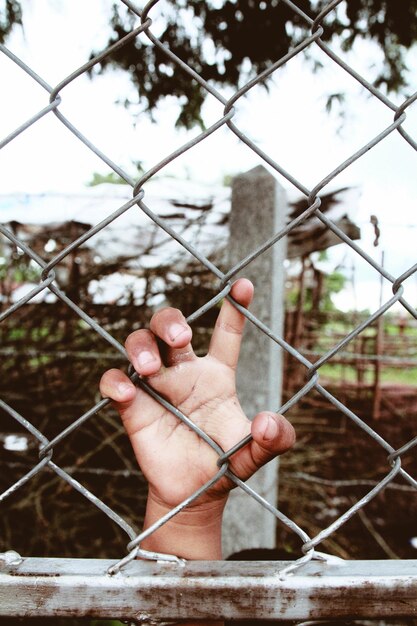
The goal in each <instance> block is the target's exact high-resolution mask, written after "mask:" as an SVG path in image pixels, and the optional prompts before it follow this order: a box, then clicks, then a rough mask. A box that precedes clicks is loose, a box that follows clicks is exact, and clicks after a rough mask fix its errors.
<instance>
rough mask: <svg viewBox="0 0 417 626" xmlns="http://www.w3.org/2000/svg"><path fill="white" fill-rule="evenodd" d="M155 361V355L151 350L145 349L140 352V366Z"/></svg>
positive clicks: (138, 360)
mask: <svg viewBox="0 0 417 626" xmlns="http://www.w3.org/2000/svg"><path fill="white" fill-rule="evenodd" d="M155 361H156V359H155V355H154V354H153V353H152V352H150V350H144V351H143V352H139V354H138V355H137V357H136V362H137V364H138V366H139V367H144V366H145V365H149V364H150V363H153V362H155Z"/></svg>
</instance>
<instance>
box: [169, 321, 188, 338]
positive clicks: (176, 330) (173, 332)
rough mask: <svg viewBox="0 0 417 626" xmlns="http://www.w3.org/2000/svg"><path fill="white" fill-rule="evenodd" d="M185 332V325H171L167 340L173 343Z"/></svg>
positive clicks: (186, 329)
mask: <svg viewBox="0 0 417 626" xmlns="http://www.w3.org/2000/svg"><path fill="white" fill-rule="evenodd" d="M185 332H188V326H186V325H185V324H172V325H171V326H170V327H169V338H170V339H171V341H174V340H175V339H177V337H179V336H180V335H182V334H183V333H185Z"/></svg>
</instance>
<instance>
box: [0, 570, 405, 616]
mask: <svg viewBox="0 0 417 626" xmlns="http://www.w3.org/2000/svg"><path fill="white" fill-rule="evenodd" d="M115 563H116V561H110V560H102V559H55V558H53V559H51V558H23V559H21V560H20V562H19V559H15V560H14V561H13V559H9V561H3V562H1V561H0V616H9V617H11V616H19V617H35V616H37V617H51V616H59V617H95V618H114V619H124V620H135V621H137V622H139V623H140V622H147V621H148V622H149V621H151V622H152V623H156V624H157V623H158V621H162V622H166V621H170V620H172V621H178V620H186V619H194V620H199V619H210V618H211V619H217V620H222V619H255V618H257V619H270V620H271V619H274V620H282V621H287V620H300V621H303V620H312V619H328V618H350V619H353V618H387V617H391V618H400V617H416V616H417V560H407V561H341V562H340V563H339V562H338V563H337V564H335V563H326V562H320V561H310V562H309V563H307V564H305V565H303V566H302V567H300V568H299V569H298V570H296V571H295V572H293V573H291V574H287V575H284V576H282V575H280V571H281V570H282V569H283V568H285V567H287V566H288V565H290V563H289V562H275V561H274V562H272V561H265V562H259V561H257V562H254V561H241V562H237V561H236V562H229V561H192V562H187V563H185V564H184V565H178V564H175V563H159V562H158V563H156V562H147V561H140V560H136V561H132V562H131V563H129V564H128V565H127V566H126V567H124V568H123V569H122V570H121V571H120V572H118V573H117V574H115V575H113V576H111V575H109V574H108V573H107V570H108V569H109V568H110V567H111V566H112V565H114V564H115Z"/></svg>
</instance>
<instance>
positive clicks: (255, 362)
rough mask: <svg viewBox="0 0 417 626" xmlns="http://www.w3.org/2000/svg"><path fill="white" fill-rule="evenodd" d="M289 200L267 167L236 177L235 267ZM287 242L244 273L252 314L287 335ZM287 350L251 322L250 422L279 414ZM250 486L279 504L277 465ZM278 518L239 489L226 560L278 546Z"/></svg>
mask: <svg viewBox="0 0 417 626" xmlns="http://www.w3.org/2000/svg"><path fill="white" fill-rule="evenodd" d="M287 211H288V210H287V200H286V196H285V191H284V189H283V187H281V185H280V184H279V183H278V181H277V180H276V179H275V178H274V176H272V174H270V173H269V172H268V171H267V170H266V169H265V168H264V167H263V166H258V167H255V168H254V169H252V170H250V171H249V172H246V173H245V174H241V175H239V176H237V177H236V178H235V179H234V181H233V187H232V209H231V216H230V241H229V250H230V267H232V266H233V265H235V264H236V263H238V262H239V261H241V260H242V259H243V258H244V257H246V256H247V254H249V253H250V252H252V251H253V250H254V249H255V248H257V247H258V246H259V245H261V244H262V243H263V242H265V241H266V240H267V239H269V238H270V237H271V236H272V235H273V234H274V233H277V232H278V231H279V230H281V228H283V227H284V225H285V223H286V217H287ZM285 258H286V241H285V239H284V241H283V240H280V241H279V242H278V243H276V244H275V245H274V246H272V248H270V249H269V250H268V251H267V252H264V253H263V254H262V255H261V256H260V257H258V258H257V259H256V260H254V261H253V262H252V263H250V265H249V266H248V267H246V268H245V269H244V270H243V271H242V273H241V275H242V276H245V277H246V278H249V279H250V280H251V281H252V282H253V284H254V285H255V298H254V302H253V304H252V305H251V308H250V310H251V311H252V313H254V315H256V316H257V317H258V318H259V319H260V320H261V321H262V322H264V323H265V324H266V325H267V326H269V328H271V330H272V331H273V332H274V333H276V334H278V335H282V332H283V320H284V282H285V276H284V267H283V263H284V260H285ZM281 387H282V351H281V349H280V348H279V346H278V345H277V344H276V343H275V342H273V341H271V340H270V339H268V337H266V335H264V333H262V332H261V331H259V330H258V329H257V328H256V327H255V326H254V325H253V324H251V323H250V322H248V323H247V324H246V328H245V334H244V338H243V344H242V351H241V357H240V361H239V367H238V372H237V389H238V396H239V399H240V402H241V404H242V406H243V408H244V410H245V412H246V414H247V415H248V417H249V418H253V417H254V416H255V415H256V414H257V413H258V412H259V411H262V410H265V409H266V410H273V411H276V410H277V408H278V407H279V405H280V402H281ZM248 484H249V485H251V486H252V487H253V488H254V489H255V490H256V491H257V492H258V493H259V494H261V495H262V496H263V497H264V498H265V499H266V500H268V501H269V502H271V503H272V504H274V505H276V503H277V495H278V462H277V460H275V461H272V462H271V463H269V464H268V465H267V466H265V467H263V468H262V469H261V470H260V471H259V472H257V474H256V475H255V476H253V477H252V478H251V479H250V480H249V481H248ZM275 534H276V520H275V518H274V517H273V515H271V513H268V511H266V510H265V509H264V508H263V507H262V506H261V505H260V504H258V503H257V502H255V500H253V499H252V498H250V497H249V496H248V495H247V494H245V493H243V492H242V491H241V490H240V489H234V490H233V491H232V493H231V496H230V499H229V503H228V505H227V507H226V512H225V517H224V526H223V550H224V556H225V557H227V556H229V555H230V554H232V553H233V552H237V551H240V550H243V549H247V548H258V547H263V548H272V547H275V543H276V541H275Z"/></svg>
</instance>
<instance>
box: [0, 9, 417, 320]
mask: <svg viewBox="0 0 417 626" xmlns="http://www.w3.org/2000/svg"><path fill="white" fill-rule="evenodd" d="M22 4H23V6H24V17H25V22H24V30H23V31H22V30H20V29H17V30H16V32H15V34H14V35H13V36H12V37H11V38H10V39H9V41H8V47H9V49H10V50H12V51H13V52H14V53H15V54H17V55H18V56H19V57H20V58H21V59H22V60H24V61H25V62H26V63H28V64H29V65H30V66H31V67H32V69H33V70H35V71H36V72H37V73H38V74H39V75H40V76H41V77H42V78H43V79H44V80H46V81H47V82H48V83H49V84H50V85H55V84H57V83H58V82H60V81H61V80H62V79H63V78H64V77H65V76H67V75H68V74H70V73H71V72H72V71H73V70H74V69H75V68H77V67H79V66H80V65H82V64H83V63H84V62H85V61H86V60H87V59H88V57H89V54H90V52H91V50H93V49H94V50H99V49H100V48H101V46H103V45H104V44H105V42H106V41H107V38H108V35H109V31H108V15H109V8H110V6H111V4H112V0H89V1H88V2H84V1H83V0H72V1H71V2H57V1H56V0H35V1H32V2H29V1H28V0H23V2H22ZM138 5H139V3H138ZM378 54H379V53H378V52H377V50H376V49H374V48H373V47H372V46H370V45H362V46H361V48H360V49H358V50H357V52H356V53H355V54H352V55H350V56H349V57H348V60H349V61H350V62H351V63H352V65H354V67H355V69H357V70H359V71H360V72H362V73H364V75H366V76H368V77H369V78H371V79H372V77H373V76H374V75H375V68H374V67H372V66H373V64H374V63H375V62H377V60H378ZM319 55H320V60H323V61H324V62H325V65H326V67H325V69H324V70H323V71H322V72H320V73H319V74H316V75H314V74H312V73H311V68H310V67H309V66H308V65H307V64H306V62H305V61H303V59H302V58H301V57H297V58H296V59H294V60H292V61H291V63H289V64H288V65H287V66H286V68H285V69H284V70H283V71H279V72H278V73H275V74H274V78H273V83H272V84H271V89H270V91H269V93H266V92H265V90H264V89H263V88H261V87H257V88H255V89H254V90H253V91H251V92H250V94H249V95H248V96H247V97H245V98H244V99H242V100H240V101H239V102H238V103H237V105H236V110H237V113H236V116H235V118H234V122H235V123H236V124H237V125H238V127H239V128H240V129H241V130H244V131H245V132H246V133H247V134H248V135H249V136H250V137H251V138H252V139H254V140H255V141H256V142H257V143H258V145H259V146H260V147H262V149H263V150H264V151H266V152H267V153H268V154H270V155H271V156H272V157H273V158H274V159H275V160H276V161H278V162H279V163H280V164H281V165H282V166H283V167H284V168H285V169H286V170H287V171H288V172H290V173H291V174H292V175H293V176H295V177H296V178H298V179H299V180H300V181H301V182H302V183H303V184H304V185H305V186H306V187H309V188H312V187H314V186H315V185H316V184H317V183H318V182H319V181H320V180H321V179H322V178H324V177H325V176H326V175H327V174H328V173H329V172H331V171H332V170H333V169H334V168H335V167H336V166H337V165H338V164H339V163H341V162H343V161H344V160H345V159H346V158H347V157H348V156H349V155H350V154H352V153H353V152H354V151H355V150H357V149H358V148H360V147H361V146H362V145H364V144H365V143H366V142H367V141H369V140H370V139H371V138H372V137H374V136H375V135H376V134H378V132H380V131H382V130H383V129H384V128H386V127H387V126H388V125H389V124H390V123H391V122H392V119H393V114H392V112H391V111H390V110H389V109H388V108H387V107H385V106H384V105H382V104H381V103H379V102H378V101H377V100H376V99H375V98H370V97H369V96H367V95H366V94H365V93H364V92H363V90H362V89H361V88H359V86H358V85H357V84H356V83H355V82H354V81H353V80H352V79H351V78H350V77H348V76H347V75H346V74H345V73H344V72H343V71H342V70H341V69H340V68H338V67H336V66H334V64H332V63H327V62H326V57H325V56H324V55H321V53H319ZM409 66H410V82H411V84H412V79H413V75H414V76H416V75H417V74H416V70H417V54H416V51H415V50H414V51H412V52H410V55H409ZM0 76H2V83H1V84H2V86H3V89H2V97H1V112H2V114H1V116H0V138H2V137H5V136H6V135H8V133H10V132H12V131H13V130H14V129H15V128H16V127H18V126H19V125H20V124H22V123H23V122H24V121H25V120H26V119H28V118H30V117H31V116H32V115H33V114H34V113H36V112H37V111H38V110H40V109H41V108H43V107H44V106H46V104H47V103H48V94H47V93H46V92H45V90H43V89H42V88H41V87H39V86H38V85H37V84H36V83H34V81H33V80H32V79H31V78H29V77H28V76H27V75H26V74H25V73H24V72H23V71H22V70H20V69H19V68H18V67H16V65H15V64H14V63H12V62H11V61H10V60H9V59H8V58H7V57H5V56H4V55H2V54H0ZM414 88H415V89H417V80H415V81H414ZM339 90H346V92H347V105H348V106H347V109H346V117H345V120H344V123H343V124H341V120H340V118H339V117H338V116H337V115H331V116H329V115H328V114H326V112H325V110H324V108H325V99H326V95H327V94H328V93H329V92H333V91H339ZM411 92H412V88H410V93H411ZM128 95H132V96H134V94H133V92H132V88H131V86H130V83H129V79H128V77H127V76H125V75H123V74H121V73H114V72H113V73H111V74H108V75H105V76H102V77H99V78H95V79H94V80H93V81H91V80H89V79H88V77H86V76H82V77H80V78H78V79H77V80H76V81H74V82H73V83H71V84H70V85H69V86H67V87H65V88H64V90H63V91H62V93H61V96H62V105H61V106H60V110H61V111H62V112H63V113H64V114H65V115H66V116H67V117H68V119H69V120H70V121H71V122H72V123H73V124H74V125H75V126H76V127H77V128H79V129H80V130H81V131H82V132H83V133H84V134H85V135H86V136H87V137H88V139H90V140H91V141H92V142H93V143H94V144H96V145H97V146H98V147H99V148H100V149H101V150H102V151H103V152H104V153H105V154H107V155H108V156H109V157H110V158H111V159H112V160H114V161H115V162H116V163H118V164H119V165H120V166H122V167H123V168H125V169H126V170H128V171H129V170H130V171H131V163H132V162H133V161H142V162H143V163H144V165H145V166H146V167H147V168H149V167H152V166H153V165H154V164H155V163H157V162H158V161H159V160H160V159H161V158H163V157H164V156H166V154H167V153H169V152H171V151H173V150H174V149H176V148H178V147H179V146H181V145H182V144H183V143H185V141H186V140H188V139H190V138H191V137H192V136H195V135H196V134H198V130H197V129H195V130H193V131H190V132H188V133H187V132H185V131H181V132H180V131H178V130H175V128H174V123H175V119H176V115H177V110H176V108H175V106H174V104H173V102H172V101H170V100H168V101H167V102H165V103H164V104H163V106H161V107H160V109H159V110H158V112H157V113H156V116H155V117H156V123H151V121H150V120H149V118H148V117H147V116H146V115H145V114H139V115H137V116H136V117H133V115H132V113H131V112H129V111H126V110H125V109H124V108H123V107H122V106H120V105H117V104H115V102H116V101H117V100H118V99H122V100H123V99H124V98H125V97H126V96H128ZM392 99H393V100H394V102H398V103H399V102H401V97H400V96H393V97H392ZM221 114H222V107H221V105H220V104H219V103H218V102H216V101H215V100H214V99H213V98H210V99H209V100H208V101H207V103H206V105H205V108H204V116H205V122H206V124H207V125H209V124H211V123H213V122H214V121H216V120H217V119H219V117H221ZM405 128H406V130H408V132H409V133H410V134H411V135H412V136H414V137H417V107H414V110H413V109H410V110H409V113H408V118H407V122H406V124H405ZM259 162H260V161H259V157H258V156H257V155H255V154H254V153H253V152H252V151H251V150H250V149H249V148H248V147H246V146H245V145H243V144H242V143H240V142H239V140H238V139H237V138H236V137H235V136H234V135H233V134H232V133H231V132H230V131H229V130H227V129H226V128H222V129H221V130H219V131H217V132H216V133H215V134H214V135H213V136H212V137H210V138H209V139H207V140H205V141H204V142H203V143H202V144H200V145H199V146H197V147H195V148H193V149H192V150H191V151H190V152H188V153H187V154H185V155H183V156H181V157H180V158H178V159H177V160H175V161H174V162H173V163H171V164H169V165H168V166H167V167H166V168H164V170H163V173H164V174H166V175H175V176H178V177H191V178H192V180H194V181H197V182H198V181H201V182H204V183H205V184H207V183H209V184H210V183H216V184H218V183H219V182H220V181H221V180H222V178H223V176H224V175H225V174H230V173H234V172H240V171H244V170H247V169H249V168H251V167H253V166H255V165H258V164H259ZM416 164H417V155H416V154H415V152H414V150H413V149H412V148H411V147H410V146H409V145H408V144H407V143H406V142H405V141H404V140H403V139H402V138H401V137H400V135H399V134H398V133H393V134H391V135H390V136H389V137H388V138H387V139H386V140H384V141H383V142H382V144H380V145H378V146H377V147H375V148H374V149H372V150H371V151H370V152H369V153H368V154H367V155H366V156H365V157H363V158H362V159H360V160H359V161H358V162H357V163H355V164H354V165H352V166H350V167H349V168H348V170H346V171H345V172H344V173H343V174H341V175H340V176H338V177H337V179H336V180H335V181H333V182H332V183H331V184H330V186H329V187H328V188H327V190H331V189H333V188H337V187H341V186H345V185H349V186H353V187H355V189H356V190H357V193H356V194H353V195H352V197H354V198H357V200H355V201H354V202H353V203H352V207H349V208H350V213H351V216H352V218H353V219H355V221H356V222H357V223H358V224H359V225H360V227H361V229H362V236H363V240H362V242H361V245H362V246H363V248H364V249H366V250H367V251H368V252H369V253H370V254H371V255H372V256H374V257H375V258H376V259H378V260H379V259H380V256H381V251H382V250H384V251H385V262H386V267H387V269H388V270H389V271H390V272H392V273H393V274H394V275H399V274H401V273H402V272H403V271H405V270H406V269H408V267H410V266H411V265H413V264H414V263H415V262H416V260H417V258H416V254H415V243H414V242H415V236H416V232H417V231H416V226H417V219H416V217H415V214H416V201H415V199H416V191H417V176H416ZM106 171H107V168H106V166H105V165H104V164H103V163H102V162H101V161H100V160H99V159H98V157H96V156H95V155H94V154H92V153H91V152H90V151H89V150H88V149H87V148H86V147H85V146H83V145H82V144H81V143H80V142H79V141H78V140H77V139H76V138H75V137H73V136H72V134H71V133H70V132H69V131H68V130H67V129H66V128H64V127H63V126H62V125H61V124H60V122H59V121H58V120H57V119H56V117H55V116H54V115H53V113H50V114H48V115H47V116H46V117H44V118H43V119H42V120H41V121H40V122H38V123H36V124H35V125H34V126H33V127H32V128H30V129H29V130H28V131H26V132H25V133H23V134H22V135H21V136H19V137H18V138H17V139H15V140H14V141H12V142H11V143H10V144H8V145H7V146H6V147H5V148H4V149H3V150H1V151H0V180H1V185H0V195H4V194H10V193H14V192H25V193H39V192H48V191H60V192H62V191H66V192H69V193H71V192H74V191H79V190H80V189H82V188H83V187H84V185H85V183H86V182H87V181H88V180H89V179H91V176H92V173H93V172H103V173H104V172H106ZM281 182H282V183H283V185H284V186H285V187H286V188H287V189H288V192H289V194H290V196H291V197H294V196H295V195H297V194H295V193H294V189H293V188H292V187H291V185H290V184H289V183H288V182H287V181H285V180H282V181H281ZM145 189H146V188H145ZM0 211H1V209H0ZM371 214H376V215H377V216H378V218H379V220H380V225H381V231H382V235H381V240H380V247H379V248H376V249H375V248H373V246H372V240H373V229H372V227H371V226H370V225H369V217H370V215H371ZM28 218H29V216H28ZM0 220H1V213H0ZM339 248H342V247H339ZM345 252H346V251H344V250H342V249H341V250H336V251H334V252H333V254H332V262H333V263H335V264H336V263H338V262H340V261H342V260H343V261H344V263H345V265H347V266H348V267H351V266H352V263H353V260H352V258H351V257H350V256H349V255H347V256H345ZM355 268H356V270H355V271H356V276H357V281H356V285H355V292H356V298H357V302H358V304H359V305H362V304H363V306H370V307H371V308H375V306H376V304H377V301H378V295H377V294H378V289H379V281H378V276H377V275H376V273H375V272H374V271H373V270H370V269H368V268H367V266H366V265H365V264H364V263H363V262H362V261H357V260H356V261H355ZM387 287H388V286H387ZM407 295H408V297H409V299H410V302H411V303H413V304H415V303H416V301H417V279H416V278H414V277H413V278H410V279H409V280H408V281H407ZM385 297H389V290H388V289H387V291H386V294H385ZM350 301H352V302H353V293H352V292H345V294H344V295H343V305H344V306H348V303H349V302H350Z"/></svg>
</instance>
